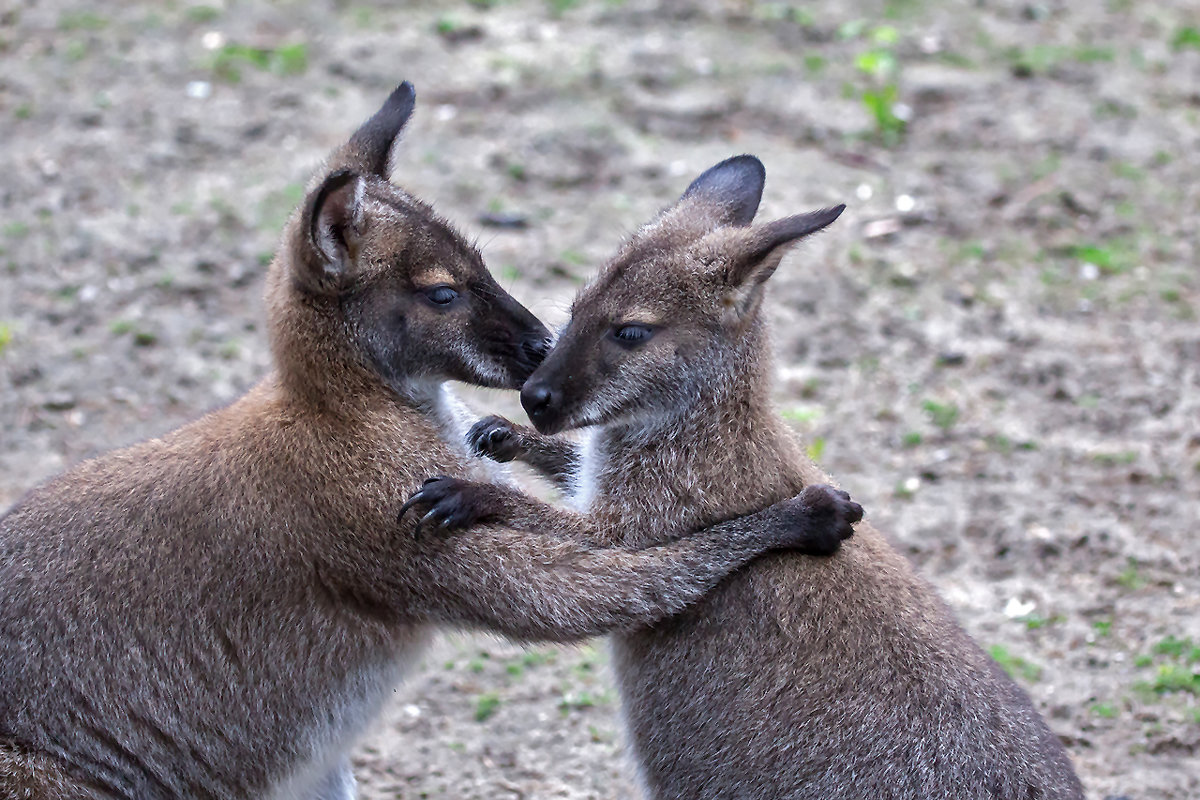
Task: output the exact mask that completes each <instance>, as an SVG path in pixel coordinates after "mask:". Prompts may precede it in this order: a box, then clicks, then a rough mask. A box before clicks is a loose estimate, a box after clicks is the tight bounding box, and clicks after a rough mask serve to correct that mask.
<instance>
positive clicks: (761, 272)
mask: <svg viewBox="0 0 1200 800" xmlns="http://www.w3.org/2000/svg"><path fill="white" fill-rule="evenodd" d="M845 210H846V206H845V205H844V204H843V205H837V206H833V207H832V208H822V209H821V210H820V211H810V212H809V213H807V214H797V215H796V216H794V217H784V218H783V219H777V220H775V221H774V222H768V223H767V224H766V225H761V226H758V227H757V228H755V229H754V231H753V232H752V235H751V238H750V242H749V246H747V247H746V248H745V249H744V250H743V251H742V252H741V253H739V254H738V256H737V258H736V259H735V260H734V263H733V266H732V267H731V268H730V270H729V273H728V274H727V276H726V280H727V282H728V283H729V284H730V285H732V286H740V285H742V284H744V283H747V282H753V283H755V284H758V283H762V282H763V281H765V280H766V279H767V278H769V277H771V275H772V274H773V273H774V272H775V268H776V267H778V266H779V262H780V261H781V260H782V259H783V255H784V253H785V252H786V251H787V248H788V247H789V246H791V245H793V244H795V243H796V242H798V241H800V240H801V239H803V238H804V237H806V236H809V235H811V234H814V233H816V232H817V231H819V230H821V229H822V228H824V227H825V226H827V225H829V224H830V223H831V222H833V221H834V220H835V219H837V218H838V217H839V216H841V214H842V212H843V211H845Z"/></svg>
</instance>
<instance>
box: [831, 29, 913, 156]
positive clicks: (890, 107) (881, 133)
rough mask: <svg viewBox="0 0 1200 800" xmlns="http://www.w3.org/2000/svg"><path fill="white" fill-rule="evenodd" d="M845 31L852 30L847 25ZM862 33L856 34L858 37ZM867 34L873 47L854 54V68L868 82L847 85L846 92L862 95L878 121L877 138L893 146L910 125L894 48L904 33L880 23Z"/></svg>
mask: <svg viewBox="0 0 1200 800" xmlns="http://www.w3.org/2000/svg"><path fill="white" fill-rule="evenodd" d="M843 31H847V32H848V29H847V28H846V26H843ZM864 31H865V29H864ZM862 32H863V31H859V32H858V33H856V34H855V36H854V38H857V36H858V35H861V33H862ZM867 33H868V38H869V39H870V41H871V44H872V47H870V48H868V49H866V50H863V51H861V52H859V53H858V54H857V55H856V56H855V57H854V68H855V69H856V70H857V71H858V73H859V74H860V75H861V76H862V77H863V79H864V80H865V82H866V84H865V85H864V86H862V87H861V88H859V87H856V86H854V85H852V84H847V85H846V86H845V87H844V93H845V94H846V95H847V96H849V97H855V96H857V97H858V100H859V102H860V103H862V105H863V108H864V109H866V111H867V113H868V114H870V116H871V119H872V121H873V122H874V125H875V129H874V135H875V137H876V139H878V140H879V142H880V143H881V144H883V145H884V146H885V147H893V146H895V145H896V144H898V143H899V142H900V139H901V137H902V136H903V135H904V132H905V130H906V129H907V125H908V123H907V120H906V119H905V118H904V117H902V116H901V115H900V114H899V113H898V109H899V97H900V88H899V73H900V60H899V59H898V58H897V57H896V53H895V50H894V48H895V45H896V44H897V42H898V41H899V38H900V36H899V34H898V33H897V31H896V29H895V28H893V27H891V26H890V25H880V26H878V27H876V28H873V29H871V30H870V31H869V32H867Z"/></svg>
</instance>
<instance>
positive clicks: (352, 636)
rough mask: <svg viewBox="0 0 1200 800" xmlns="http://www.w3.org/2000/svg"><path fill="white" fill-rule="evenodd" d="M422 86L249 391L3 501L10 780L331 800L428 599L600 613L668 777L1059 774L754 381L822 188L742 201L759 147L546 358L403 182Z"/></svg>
mask: <svg viewBox="0 0 1200 800" xmlns="http://www.w3.org/2000/svg"><path fill="white" fill-rule="evenodd" d="M413 105H414V93H413V90H412V87H411V86H410V85H408V84H407V83H406V84H402V85H401V86H400V87H398V88H397V89H396V91H395V92H393V93H392V95H391V96H390V97H389V98H388V99H387V101H386V102H385V103H384V104H383V106H382V107H381V108H380V109H379V111H378V112H377V113H376V114H375V115H374V116H372V117H371V118H370V119H369V120H367V121H366V122H365V123H364V124H363V125H362V127H360V128H359V129H358V130H357V131H356V132H355V133H354V135H353V136H352V137H351V138H350V139H349V141H348V142H347V143H346V144H345V145H344V146H342V147H341V148H339V149H338V150H336V151H335V152H334V153H333V154H332V155H331V156H330V158H329V160H328V162H327V164H326V166H325V168H324V169H323V170H322V171H321V172H320V173H319V174H318V176H317V177H316V178H315V179H314V182H313V183H312V185H311V186H310V187H309V189H310V190H309V192H308V194H307V197H306V198H305V200H304V202H303V204H302V205H301V207H300V208H299V209H297V211H296V213H295V214H294V215H293V217H292V219H291V220H290V222H289V223H288V226H287V228H286V230H285V231H284V234H283V240H282V243H281V247H280V250H279V253H278V255H277V257H276V259H275V261H274V262H273V263H272V265H271V267H270V269H269V272H268V276H267V304H266V305H267V317H268V329H269V332H270V341H271V351H272V355H273V359H274V367H273V369H272V371H271V372H270V373H269V374H268V375H267V376H266V377H265V378H264V379H263V380H262V381H261V382H260V383H259V384H258V385H256V386H255V387H254V388H252V389H251V390H250V391H249V392H248V393H247V394H246V395H245V396H243V397H242V398H240V399H239V400H237V401H236V402H235V403H233V404H232V405H230V406H229V407H227V408H224V409H221V410H218V411H215V412H212V413H210V414H208V415H207V416H205V417H202V418H201V419H199V420H197V421H196V422H193V423H191V424H189V425H186V426H184V427H182V428H179V429H177V430H175V431H172V432H170V433H168V434H166V435H164V436H163V437H161V438H158V439H153V440H150V441H147V442H143V443H141V444H137V445H134V446H132V447H130V448H127V449H124V450H119V451H115V452H112V453H109V454H106V455H103V456H100V457H99V458H96V459H94V460H92V461H88V462H85V463H84V464H81V465H80V466H78V467H76V468H74V469H72V470H70V471H68V472H67V473H64V474H63V475H60V476H58V477H56V478H53V479H51V480H50V481H49V482H47V483H45V484H43V485H42V486H40V487H37V488H35V489H33V490H31V491H30V492H29V493H28V494H27V495H25V497H23V498H22V499H21V500H19V501H18V502H17V503H16V504H15V505H14V506H13V507H12V508H11V509H9V510H8V511H7V512H6V513H5V514H4V515H3V516H2V517H0V800H9V798H22V799H28V800H49V799H50V798H56V799H57V798H70V799H71V800H74V799H75V798H89V799H92V800H98V799H101V798H103V799H104V800H112V799H113V798H127V799H128V800H134V799H135V798H136V799H137V800H146V799H149V800H158V799H159V798H247V799H249V798H255V799H257V798H269V799H270V800H284V799H285V798H286V799H289V800H290V799H292V798H295V799H296V800H300V798H312V799H313V800H333V799H334V798H352V797H354V794H355V789H354V779H353V775H352V772H351V769H350V763H349V755H350V753H351V750H352V748H353V746H354V743H355V741H356V740H357V738H358V737H359V735H360V734H361V733H362V731H363V730H364V729H365V728H366V726H367V725H368V724H369V723H370V721H371V719H372V718H373V716H374V715H375V714H376V712H377V710H378V709H379V708H380V706H381V705H382V704H383V702H384V699H385V697H386V696H387V695H388V694H389V693H390V692H391V690H392V688H393V687H394V686H395V685H396V684H397V683H398V682H399V681H400V680H401V678H402V676H403V674H404V671H405V669H406V667H407V666H408V665H409V664H411V663H412V662H413V660H414V659H415V658H417V657H418V656H419V654H420V653H421V651H422V648H423V647H424V645H425V644H426V643H427V642H428V641H429V639H430V637H431V635H432V632H433V631H435V630H436V629H437V628H439V627H468V628H482V629H487V630H491V631H495V632H498V633H502V634H505V635H508V636H511V637H514V638H517V639H520V640H524V641H535V640H545V641H574V640H578V639H581V638H585V637H589V636H596V635H602V634H606V633H614V632H615V634H616V635H615V637H614V646H615V648H616V652H617V664H618V667H619V673H620V680H621V688H622V696H623V703H624V705H625V708H626V713H627V716H628V719H629V722H630V731H631V734H632V738H633V743H634V750H635V755H636V757H637V760H638V762H639V765H640V773H641V775H642V777H643V779H644V782H645V784H646V787H647V790H648V793H649V796H651V797H654V798H667V797H713V798H715V797H751V798H776V797H789V798H790V797H795V798H801V797H814V798H815V797H873V796H878V797H897V798H910V797H911V798H917V797H947V798H949V797H999V798H1007V797H1013V798H1016V797H1021V798H1029V797H1046V798H1058V797H1080V796H1081V792H1080V790H1079V787H1078V783H1077V781H1076V780H1075V779H1074V776H1073V774H1072V772H1071V768H1070V765H1069V763H1068V762H1067V760H1066V756H1065V754H1064V753H1063V751H1062V749H1061V746H1059V745H1058V743H1057V741H1056V740H1055V739H1054V738H1053V736H1052V735H1051V734H1050V732H1049V731H1048V729H1047V728H1046V727H1045V725H1044V723H1042V721H1041V720H1040V718H1039V717H1038V716H1037V714H1036V712H1035V711H1034V710H1033V708H1032V706H1031V705H1030V703H1029V700H1028V699H1027V698H1026V697H1025V695H1024V694H1022V693H1021V692H1020V690H1019V689H1017V688H1016V687H1015V686H1014V685H1013V684H1012V683H1011V682H1009V681H1008V680H1007V678H1005V677H1004V676H1003V674H1002V673H1001V672H1000V671H999V670H998V669H997V668H996V667H995V665H994V664H992V663H991V662H990V661H989V660H988V659H987V658H986V656H984V655H983V654H982V653H980V651H979V650H978V648H977V647H975V645H974V644H973V643H971V642H970V640H969V639H968V638H967V637H966V636H965V634H963V633H962V632H961V630H960V629H959V628H958V627H957V626H956V625H955V624H954V623H953V621H952V620H951V619H950V617H949V615H948V613H947V612H946V611H945V609H944V607H943V606H942V605H941V604H940V602H939V601H938V600H937V599H936V597H935V596H934V594H933V593H932V591H931V590H930V589H929V588H928V587H926V586H925V585H924V584H923V583H921V582H920V581H919V579H917V578H916V577H915V576H914V575H913V573H912V570H911V569H910V568H909V566H908V565H907V563H906V562H904V561H903V559H902V558H900V557H899V556H898V555H896V554H895V553H894V552H893V551H892V550H890V549H889V548H888V546H887V545H886V543H885V542H884V541H883V540H882V538H881V537H880V536H879V535H878V534H876V533H875V532H874V531H873V530H872V529H870V528H869V527H868V526H863V525H860V526H859V528H858V533H857V535H856V536H855V537H854V538H853V539H850V538H849V537H850V535H851V533H852V527H851V526H852V525H853V524H854V523H857V522H858V521H859V520H860V519H861V516H862V509H861V508H860V507H859V506H858V505H857V504H855V503H853V502H852V501H851V500H850V499H849V497H848V496H847V495H846V494H845V493H844V492H841V491H839V490H836V489H834V488H832V487H830V486H828V485H827V483H826V479H825V478H824V476H823V475H822V474H821V473H820V472H819V471H818V470H817V469H816V468H815V467H814V466H813V465H812V464H810V463H809V462H807V461H806V460H805V459H804V457H803V456H802V455H801V451H800V450H799V449H798V448H797V447H796V445H795V443H794V441H793V440H792V438H791V437H790V435H789V434H788V432H787V431H786V429H784V428H783V427H782V426H781V425H780V423H779V421H778V419H777V416H778V415H776V414H774V412H773V411H772V409H771V406H770V401H769V398H768V393H769V388H768V384H769V380H768V379H769V373H770V365H769V359H768V357H767V353H766V342H765V338H764V337H765V331H764V325H763V322H762V319H761V312H760V306H761V300H762V293H763V284H764V281H765V280H766V278H767V277H769V275H770V273H771V272H772V271H773V270H774V269H775V267H776V266H777V265H778V263H779V260H780V258H781V257H782V255H783V252H784V251H785V250H786V249H787V247H788V246H789V245H790V244H792V243H793V242H795V241H797V240H798V239H800V238H802V237H803V236H805V235H807V234H808V233H811V232H812V231H815V230H817V229H819V228H820V227H823V226H824V225H826V224H828V223H829V222H832V221H833V219H834V218H836V216H837V211H838V210H832V211H827V212H820V213H818V214H816V215H805V216H802V217H793V218H787V219H785V220H780V221H779V222H777V223H769V224H767V225H761V226H751V225H750V224H749V223H750V221H751V219H752V217H753V216H754V212H755V210H756V208H757V205H758V199H759V196H760V194H761V191H762V184H763V175H762V168H761V165H760V164H759V162H758V161H757V160H755V159H753V158H751V157H748V156H742V157H738V158H735V159H731V160H730V161H727V162H724V163H723V164H721V165H718V166H717V167H714V168H713V169H712V170H710V171H709V172H707V173H705V174H704V175H702V176H701V177H700V178H699V179H698V180H697V181H696V182H695V183H694V184H693V186H692V187H691V188H690V189H689V190H688V192H687V193H686V194H685V195H684V197H683V198H682V199H681V200H680V202H679V203H678V204H676V205H675V206H674V207H672V208H671V209H668V210H667V211H666V212H664V214H663V215H662V216H661V217H660V218H659V219H658V220H657V221H656V222H654V223H652V224H651V225H650V226H648V227H646V228H644V229H643V230H642V231H641V232H639V233H638V235H637V236H635V237H634V239H633V240H631V242H630V243H628V244H627V245H626V246H625V247H624V248H623V249H622V251H621V253H620V254H619V255H618V256H617V258H616V259H614V260H613V261H612V262H610V264H609V265H607V266H606V267H605V269H604V270H603V271H602V273H601V276H600V278H599V279H598V280H597V281H596V282H595V283H593V284H592V285H591V286H589V287H588V288H587V289H585V290H584V293H583V294H582V295H581V297H580V299H579V301H577V303H576V309H577V311H578V313H576V314H575V315H574V316H573V318H572V320H571V322H570V323H569V324H568V326H567V328H566V330H565V331H564V332H563V334H562V336H561V337H560V339H559V342H558V344H557V345H556V346H555V348H554V350H553V351H551V350H550V344H551V337H550V335H549V333H548V331H547V330H546V329H545V327H544V326H543V325H542V324H541V323H540V322H539V321H538V320H537V319H536V318H535V317H534V316H533V315H532V314H531V313H530V312H529V311H527V310H526V309H525V308H524V307H522V306H521V305H520V304H519V303H517V301H516V300H514V299H513V298H512V297H510V296H509V295H508V294H507V293H505V292H504V291H503V290H502V289H501V288H500V286H499V285H498V284H497V283H496V281H495V280H494V279H493V278H492V276H491V275H490V274H489V273H488V271H487V269H486V268H485V266H484V264H483V261H482V259H481V258H480V256H479V254H478V253H477V252H476V251H475V249H474V248H473V247H471V246H470V245H469V244H468V243H467V242H466V241H465V240H464V239H463V238H462V236H461V235H460V234H458V233H457V232H456V231H455V229H454V228H453V227H452V226H451V225H450V223H448V222H447V221H445V220H443V219H441V218H439V217H437V216H436V215H435V214H434V213H433V212H432V210H431V209H430V208H429V206H428V205H426V204H424V203H423V202H421V201H420V200H419V199H417V198H415V197H413V196H412V195H411V194H409V193H407V192H405V191H404V190H403V189H401V188H400V187H398V186H396V185H394V184H392V183H391V182H390V180H389V177H390V173H391V161H392V151H393V148H394V146H395V143H396V140H397V137H398V136H399V134H400V132H401V129H402V128H403V127H404V125H405V123H406V122H407V120H408V118H409V116H410V114H411V113H412V110H413ZM572 360H576V361H577V364H578V368H576V369H571V370H567V369H564V366H563V365H564V364H567V363H570V362H571V361H572ZM450 380H457V381H463V382H467V383H473V384H478V385H481V386H490V387H496V388H508V389H517V388H521V389H522V402H523V404H524V405H525V407H526V409H527V410H528V411H529V413H530V417H531V419H532V421H533V422H534V424H535V425H536V426H537V429H538V430H537V431H535V430H531V429H528V428H524V427H519V426H516V425H512V424H510V423H507V422H506V421H503V420H500V419H499V418H489V419H485V420H483V421H481V422H479V423H478V424H476V425H474V426H473V427H472V425H471V417H470V415H469V414H468V412H467V410H466V409H465V407H464V406H463V405H462V404H461V403H459V401H458V400H457V399H456V398H455V397H454V396H453V395H452V394H451V392H450V390H449V389H448V387H447V386H446V382H447V381H450ZM575 427H586V429H587V432H588V433H587V435H588V438H587V439H586V441H585V444H584V446H583V447H582V448H581V449H577V448H576V446H575V445H574V444H572V443H571V442H570V441H568V440H566V439H561V438H556V437H555V436H554V434H556V433H558V432H560V431H563V430H566V429H568V428H575ZM539 431H540V432H539ZM473 450H474V451H476V452H481V453H485V454H487V455H490V456H492V457H493V458H495V459H496V460H510V459H512V458H520V459H522V460H525V461H528V462H529V463H531V464H533V465H534V466H535V467H536V468H538V469H539V470H540V471H542V472H544V473H546V474H547V475H548V476H550V477H551V478H552V479H554V480H556V481H558V482H559V483H560V485H562V486H564V487H566V488H568V489H569V491H570V493H571V495H572V497H573V499H574V502H575V508H574V509H566V508H560V507H556V506H550V505H546V504H544V503H540V502H537V501H534V500H532V499H530V498H528V497H526V496H525V495H523V494H522V493H521V492H519V491H517V490H516V489H514V488H512V486H511V485H510V484H508V483H507V482H505V479H504V475H503V472H502V467H500V465H498V464H496V463H494V461H488V460H484V459H480V458H478V457H476V456H475V454H474V452H473ZM429 476H442V477H438V478H436V479H433V480H426V481H425V482H424V483H422V481H423V480H424V479H426V478H428V477H429ZM414 490H416V491H415V494H414ZM414 507H415V509H416V513H412V512H411V511H410V509H412V508H414ZM843 540H847V541H846V544H845V546H842V542H843ZM839 548H840V549H839Z"/></svg>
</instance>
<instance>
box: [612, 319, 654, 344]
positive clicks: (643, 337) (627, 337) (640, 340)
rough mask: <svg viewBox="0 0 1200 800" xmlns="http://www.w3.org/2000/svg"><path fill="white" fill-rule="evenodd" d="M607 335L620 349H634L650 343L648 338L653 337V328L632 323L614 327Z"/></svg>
mask: <svg viewBox="0 0 1200 800" xmlns="http://www.w3.org/2000/svg"><path fill="white" fill-rule="evenodd" d="M608 335H609V338H611V339H612V340H613V341H614V342H616V343H617V344H619V345H621V346H622V347H626V348H634V347H637V346H638V345H642V344H645V343H646V342H648V341H650V338H651V337H652V336H654V328H652V327H650V326H649V325H643V324H641V323H637V322H633V323H629V324H627V325H614V326H613V327H612V329H611V330H609V332H608Z"/></svg>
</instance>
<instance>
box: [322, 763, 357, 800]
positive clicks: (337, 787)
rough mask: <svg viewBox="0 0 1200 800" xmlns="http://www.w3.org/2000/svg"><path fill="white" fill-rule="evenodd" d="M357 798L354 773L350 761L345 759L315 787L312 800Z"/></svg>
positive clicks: (352, 799) (350, 799)
mask: <svg viewBox="0 0 1200 800" xmlns="http://www.w3.org/2000/svg"><path fill="white" fill-rule="evenodd" d="M355 796H356V793H355V781H354V771H353V770H352V769H350V759H349V758H343V759H342V760H341V761H339V762H338V763H337V766H335V767H334V768H333V769H331V770H330V771H329V774H328V775H326V776H325V777H324V778H322V779H321V781H320V782H319V783H317V785H316V786H315V787H313V795H312V800H354V798H355Z"/></svg>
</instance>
